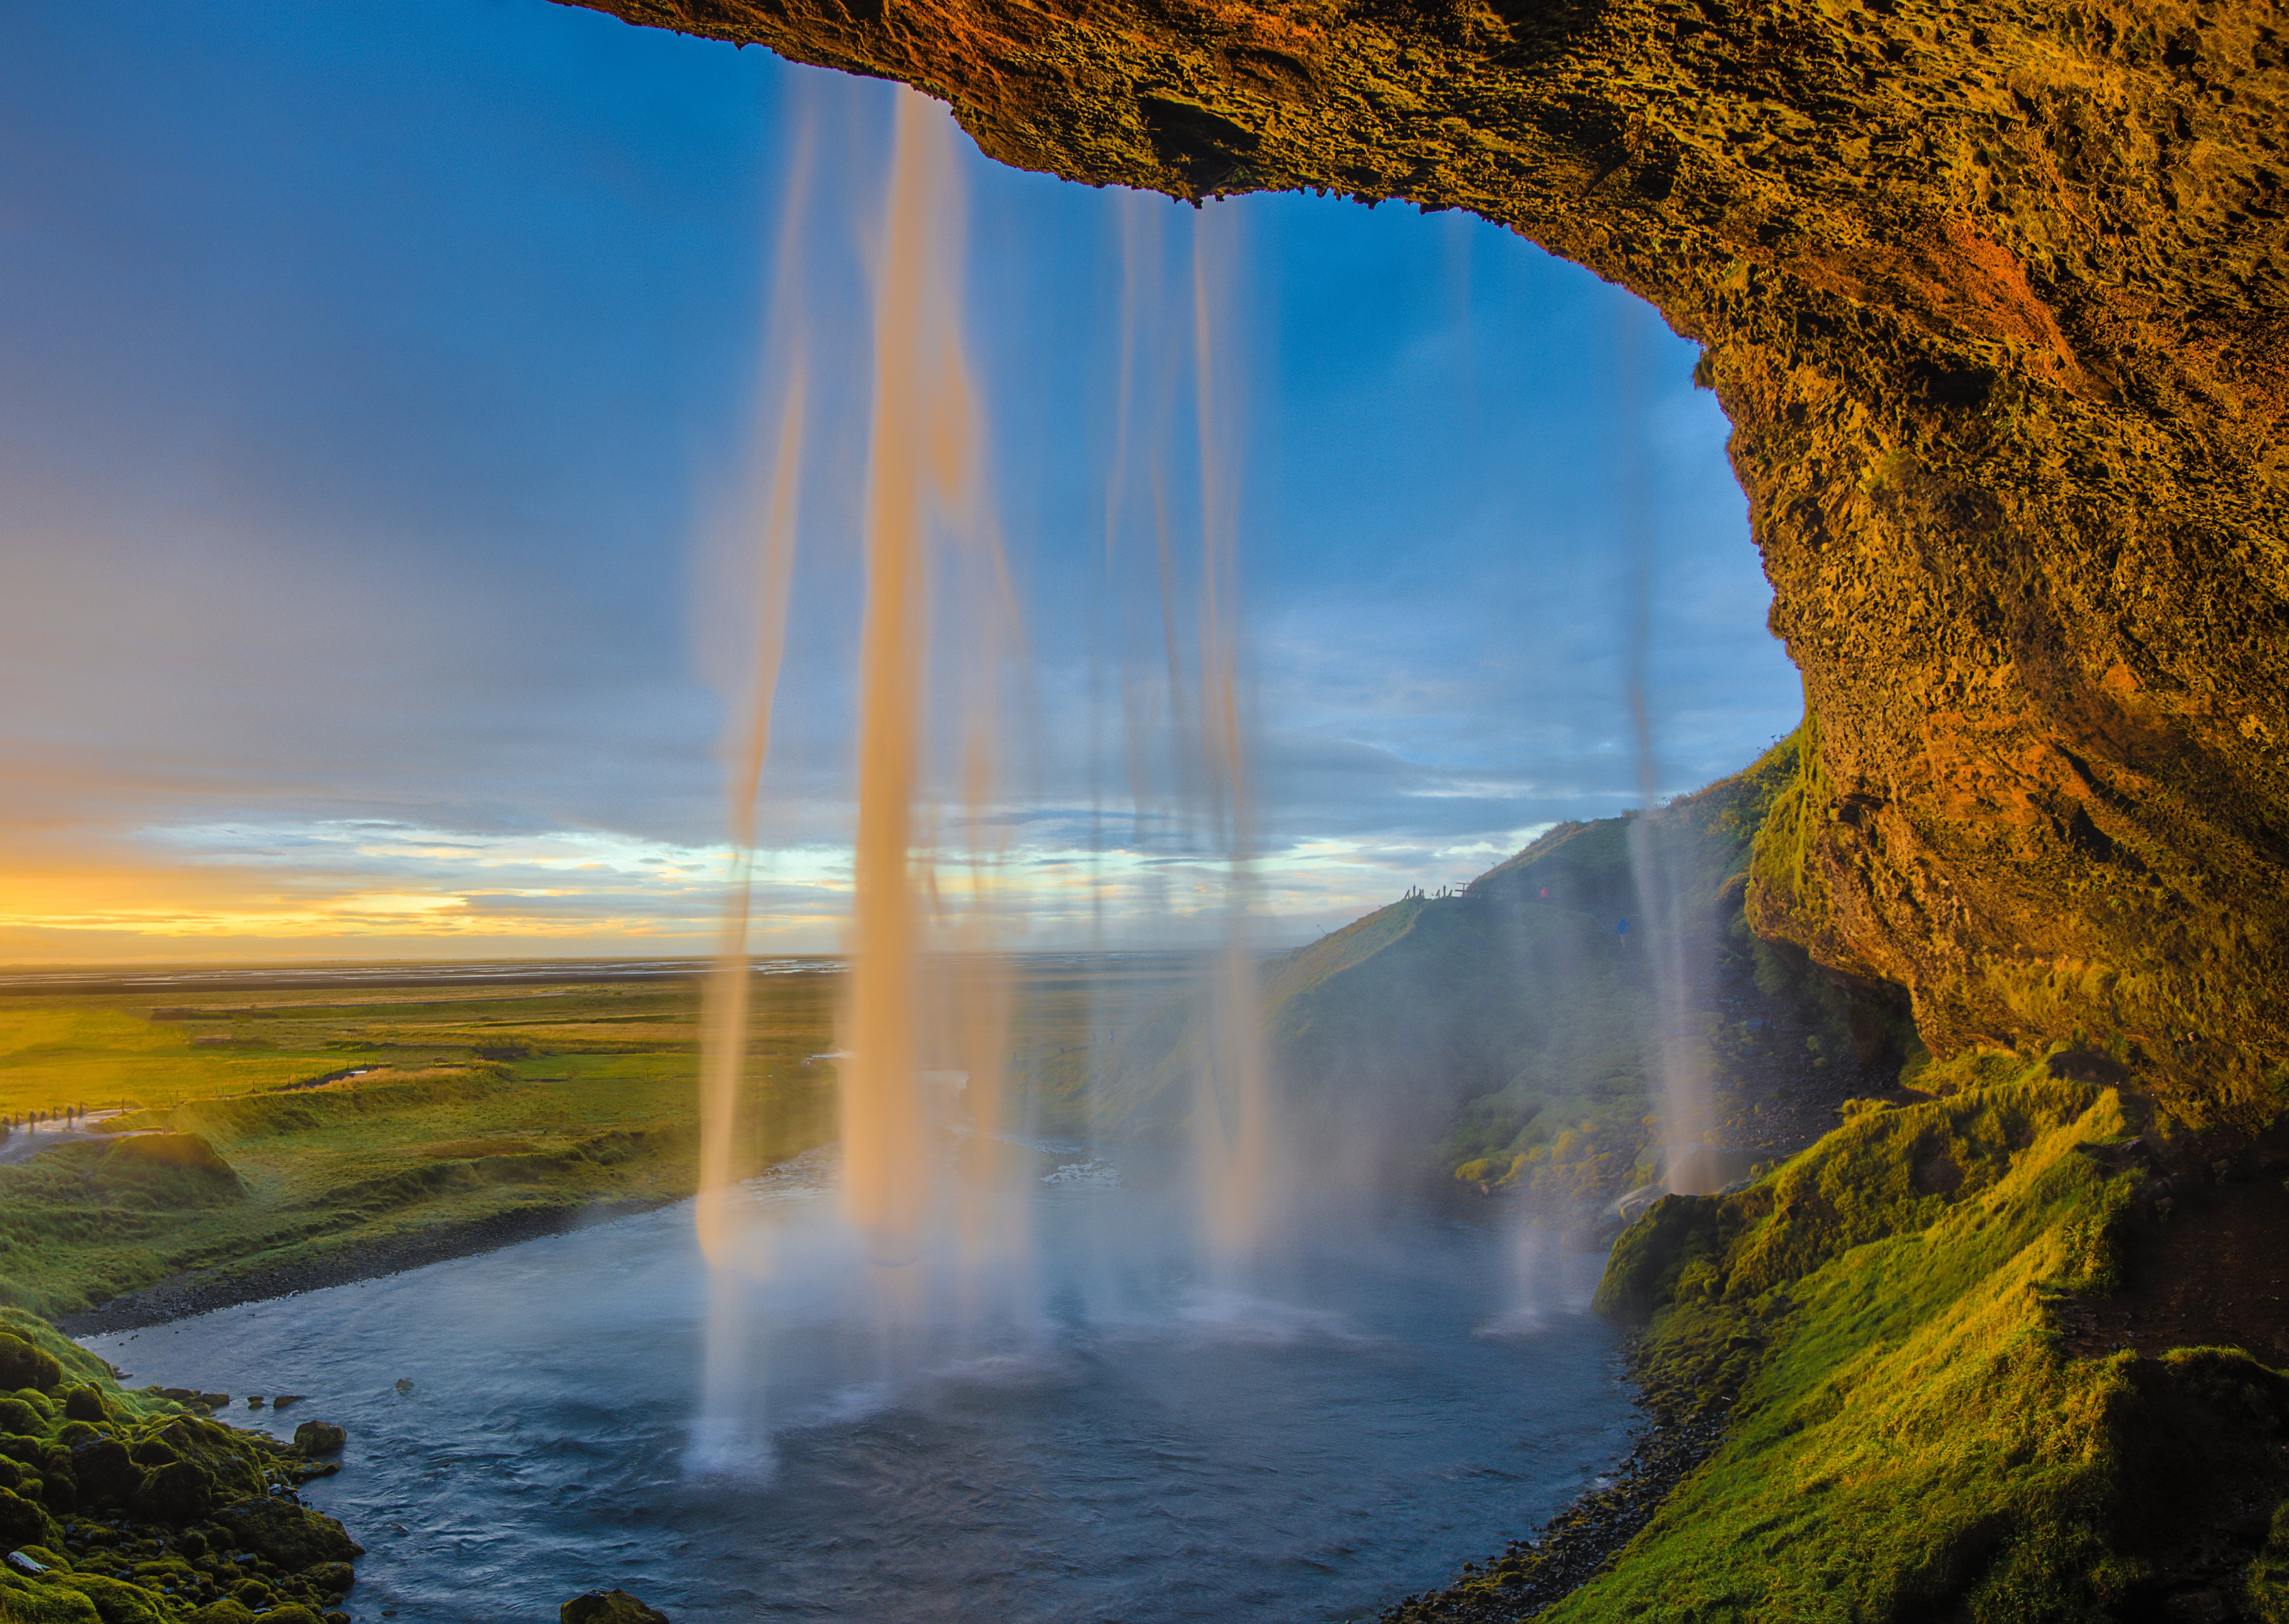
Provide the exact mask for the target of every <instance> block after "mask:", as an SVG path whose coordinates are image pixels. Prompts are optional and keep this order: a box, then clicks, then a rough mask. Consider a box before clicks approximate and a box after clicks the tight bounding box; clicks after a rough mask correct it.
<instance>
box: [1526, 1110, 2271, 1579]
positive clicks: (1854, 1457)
mask: <svg viewBox="0 0 2289 1624" xmlns="http://www.w3.org/2000/svg"><path fill="white" fill-rule="evenodd" d="M1963 1069H1964V1070H1965V1071H1972V1072H1976V1071H1979V1070H1981V1069H1982V1067H1981V1066H1980V1065H1979V1064H1973V1065H1967V1066H1966V1067H1965V1068H1963ZM2129 1128H2130V1124H2129V1122H2128V1121H2127V1120H2126V1107H2125V1103H2124V1101H2123V1098H2122V1096H2121V1095H2119V1094H2118V1092H2117V1091H2116V1090H2114V1089H2111V1088H2105V1087H2095V1086H2091V1085H2086V1084H2077V1083H2071V1082H2065V1081H2061V1080H2057V1079H2052V1078H2050V1077H2049V1076H2048V1074H2047V1071H2046V1068H2044V1067H2042V1066H2039V1065H2038V1066H2037V1067H2034V1068H2032V1069H2030V1070H2025V1071H2022V1072H2021V1074H2020V1075H2018V1076H2017V1077H2015V1078H2014V1079H2012V1080H2010V1081H2008V1082H2003V1083H1976V1084H1974V1085H1972V1086H1970V1087H1963V1088H1961V1089H1960V1091H1959V1092H1958V1093H1956V1094H1954V1095H1950V1096H1949V1097H1946V1098H1943V1099H1939V1100H1935V1101H1933V1102H1931V1103H1927V1104H1919V1105H1914V1106H1910V1107H1907V1108H1904V1109H1900V1110H1894V1111H1870V1112H1863V1113H1862V1114H1860V1115H1859V1116H1856V1117H1855V1118H1853V1119H1852V1120H1850V1121H1847V1122H1846V1125H1845V1126H1843V1127H1841V1128H1839V1129H1838V1131H1837V1132H1836V1133H1834V1134H1830V1136H1829V1137H1828V1138H1827V1139H1825V1140H1823V1141H1822V1142H1821V1143H1820V1144H1818V1145H1816V1146H1814V1148H1813V1149H1812V1150H1808V1151H1806V1153H1804V1154H1803V1155H1802V1156H1799V1157H1798V1158H1795V1159H1794V1160H1792V1161H1791V1162H1790V1163H1789V1164H1788V1165H1787V1166H1785V1167H1783V1168H1782V1169H1781V1170H1780V1171H1779V1172H1778V1173H1776V1174H1773V1175H1771V1176H1769V1177H1767V1178H1766V1179H1765V1180H1763V1181H1762V1182H1759V1184H1757V1185H1756V1186H1755V1187H1753V1188H1752V1189H1751V1190H1746V1191H1743V1192H1742V1193H1740V1194H1737V1195H1734V1196H1728V1197H1721V1198H1717V1197H1710V1198H1680V1197H1671V1198H1666V1199H1664V1200H1663V1201H1662V1202H1661V1203H1659V1204H1658V1205H1657V1206H1655V1207H1654V1208H1653V1210H1652V1211H1651V1212H1649V1213H1648V1214H1647V1215H1646V1216H1645V1217H1644V1218H1643V1219H1641V1220H1640V1221H1639V1222H1638V1223H1637V1224H1636V1225H1635V1226H1633V1227H1632V1228H1631V1230H1630V1231H1629V1232H1628V1233H1627V1234H1625V1235H1624V1236H1623V1239H1622V1241H1621V1242H1620V1244H1619V1245H1617V1246H1616V1247H1615V1253H1614V1256H1613V1259H1612V1262H1611V1264H1610V1266H1609V1269H1608V1272H1607V1278H1606V1280H1605V1282H1604V1284H1603V1285H1602V1286H1601V1287H1600V1290H1599V1306H1600V1307H1601V1308H1602V1309H1604V1310H1607V1311H1608V1312H1613V1313H1621V1314H1635V1313H1649V1314H1650V1316H1651V1318H1650V1324H1649V1325H1648V1327H1647V1333H1646V1340H1645V1342H1644V1345H1643V1349H1642V1356H1643V1362H1644V1367H1645V1372H1646V1378H1647V1385H1648V1388H1649V1389H1650V1390H1651V1391H1652V1393H1653V1395H1654V1396H1655V1398H1656V1400H1658V1401H1661V1402H1663V1403H1666V1404H1672V1405H1682V1406H1684V1407H1685V1408H1686V1409H1687V1411H1688V1413H1689V1411H1690V1409H1691V1407H1692V1406H1693V1405H1694V1402H1695V1398H1696V1396H1697V1397H1698V1399H1699V1401H1700V1403H1702V1404H1703V1405H1707V1404H1725V1403H1728V1402H1729V1403H1730V1404H1731V1405H1732V1410H1731V1413H1732V1417H1733V1422H1732V1427H1731V1429H1730V1432H1729V1434H1728V1436H1727V1439H1726V1441H1725V1443H1724V1444H1723V1445H1721V1447H1720V1448H1719V1450H1718V1452H1717V1453H1716V1454H1715V1455H1714V1457H1713V1458H1712V1459H1711V1461H1709V1462H1708V1464H1707V1465H1706V1466H1704V1467H1703V1469H1701V1470H1700V1471H1699V1472H1697V1473H1696V1474H1695V1476H1694V1477H1691V1478H1689V1479H1688V1480H1687V1482H1686V1484H1685V1485H1683V1486H1682V1487H1681V1488H1680V1489H1679V1491H1678V1493H1676V1494H1675V1495H1674V1496H1673V1497H1672V1498H1671V1500H1670V1501H1668V1502H1667V1503H1666V1504H1665V1505H1664V1506H1663V1509H1662V1510H1661V1511H1660V1513H1659V1514H1658V1515H1657V1516H1656V1517H1655V1519H1654V1520H1653V1522H1652V1523H1651V1524H1648V1525H1647V1527H1646V1529H1645V1530H1644V1532H1641V1533H1640V1534H1639V1536H1638V1537H1637V1539H1636V1540H1634V1541H1633V1542H1632V1543H1631V1545H1630V1547H1629V1548H1627V1550H1626V1551H1625V1553H1624V1554H1623V1557H1622V1559H1621V1560H1620V1561H1619V1562H1618V1564H1616V1566H1615V1568H1614V1570H1613V1571H1611V1572H1608V1573H1607V1575H1605V1576H1604V1577H1602V1578H1600V1579H1599V1580H1595V1581H1594V1582H1592V1583H1591V1584H1590V1585H1589V1586H1587V1587H1585V1588H1583V1589H1582V1590H1580V1591H1577V1592H1576V1593H1575V1595H1574V1596H1571V1597H1569V1598H1567V1600H1566V1601H1564V1602H1563V1603H1561V1604H1559V1605H1558V1606H1556V1607H1555V1608H1553V1609H1551V1611H1550V1612H1548V1613H1547V1614H1546V1615H1544V1616H1545V1617H1546V1618H1548V1619H1550V1620H1575V1619H1579V1620H1591V1619H1598V1620H1606V1619H1627V1618H1647V1619H1656V1618H1658V1619H1672V1618H1692V1619H1695V1620H1712V1621H1714V1620H1743V1621H1746V1620H1814V1619H1820V1620H1828V1619H1834V1620H1847V1619H1848V1620H1909V1619H1920V1618H1937V1617H1956V1618H1966V1619H1969V1620H1974V1621H1976V1624H1985V1621H1987V1620H2102V1619H2111V1618H2116V1617H2119V1616H2127V1615H2126V1612H2124V1610H2125V1609H2126V1608H2134V1607H2135V1606H2137V1605H2141V1604H2151V1602H2152V1600H2153V1597H2152V1596H2150V1595H2149V1594H2148V1592H2149V1590H2150V1589H2151V1588H2152V1586H2153V1583H2154V1580H2155V1578H2156V1574H2157V1560H2156V1558H2157V1553H2159V1552H2161V1551H2162V1550H2164V1549H2165V1548H2166V1547H2167V1545H2168V1543H2169V1541H2170V1540H2173V1538H2179V1537H2181V1536H2182V1535H2183V1533H2184V1532H2185V1531H2186V1530H2187V1529H2189V1528H2190V1527H2197V1526H2200V1525H2201V1524H2202V1519H2203V1518H2205V1517H2211V1516H2213V1515H2214V1514H2215V1511H2216V1506H2217V1502H2218V1499H2219V1497H2220V1496H2221V1495H2224V1494H2228V1493H2233V1492H2240V1493H2252V1492H2254V1493H2274V1494H2277V1493H2279V1485H2277V1484H2276V1483H2275V1481H2274V1480H2275V1479H2276V1478H2277V1477H2280V1476H2281V1473H2282V1468H2281V1463H2280V1461H2279V1460H2278V1458H2277V1457H2278V1453H2279V1450H2280V1442H2279V1440H2280V1439H2281V1437H2283V1436H2284V1429H2285V1425H2289V1380H2285V1379H2284V1378H2283V1377H2282V1376H2281V1375H2280V1374H2278V1373H2275V1372H2273V1371H2271V1370H2269V1369H2268V1368H2266V1367H2265V1366H2263V1365H2260V1364H2258V1363H2257V1362H2256V1361H2254V1360H2253V1359H2251V1358H2250V1357H2248V1356H2247V1355H2245V1354H2243V1353H2240V1352H2238V1351H2235V1350H2229V1349H2178V1350H2174V1351H2172V1352H2170V1353H2168V1354H2166V1355H2165V1356H2164V1357H2160V1358H2145V1359H2141V1358H2139V1357H2136V1356H2135V1355H2133V1354H2131V1353H2128V1352H2123V1353H2119V1354H2117V1355H2114V1356H2112V1357H2104V1358H2096V1359H2077V1358H2074V1357H2070V1356H2069V1355H2068V1354H2067V1353H2066V1352H2065V1351H2064V1350H2063V1349H2062V1347H2061V1345H2060V1341H2059V1339H2058V1336H2057V1334H2056V1333H2055V1331H2054V1327H2053V1325H2052V1322H2051V1320H2050V1318H2049V1316H2048V1314H2047V1311H2046V1309H2047V1305H2048V1304H2049V1303H2050V1302H2052V1301H2054V1299H2055V1298H2056V1297H2057V1296H2058V1295H2059V1294H2062V1293H2068V1292H2078V1293H2081V1292H2093V1291H2102V1290H2105V1289H2107V1288H2108V1287H2109V1286H2111V1285H2112V1284H2113V1283H2114V1281H2115V1279H2116V1270H2117V1268H2118V1258H2119V1256H2120V1253H2121V1240H2122V1235H2123V1231H2124V1230H2125V1227H2126V1224H2127V1223H2128V1222H2129V1221H2130V1216H2131V1214H2132V1213H2133V1210H2134V1208H2135V1207H2136V1206H2137V1204H2138V1201H2139V1196H2140V1188H2141V1182H2142V1180H2143V1179H2144V1177H2145V1175H2144V1174H2142V1173H2141V1172H2139V1171H2136V1170H2132V1171H2128V1172H2115V1171H2112V1170H2111V1169H2110V1165H2109V1164H2108V1162H2107V1160H2106V1159H2105V1158H2102V1157H2096V1156H2092V1155H2087V1154H2079V1153H2078V1147H2083V1146H2090V1145H2101V1146H2104V1145H2111V1144H2114V1143H2116V1142H2119V1141H2121V1140H2122V1139H2123V1138H2124V1137H2125V1135H2126V1134H2127V1133H2128V1132H2129ZM2253 1485H2254V1486H2253ZM2267 1561H2277V1559H2276V1558H2272V1557H2269V1558H2267ZM2260 1568H2261V1573H2270V1572H2273V1571H2274V1569H2272V1568H2269V1567H2267V1566H2266V1564H2265V1563H2264V1562H2261V1564H2260ZM2253 1582H2257V1581H2254V1580H2253ZM2275 1582H2277V1581H2275V1580H2271V1579H2263V1580H2262V1583H2265V1584H2270V1583H2275ZM2260 1588H2261V1587H2260Z"/></svg>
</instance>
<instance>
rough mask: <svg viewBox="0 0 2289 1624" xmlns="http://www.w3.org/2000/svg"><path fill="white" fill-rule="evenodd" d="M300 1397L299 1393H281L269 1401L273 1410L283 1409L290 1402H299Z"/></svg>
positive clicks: (300, 1400)
mask: <svg viewBox="0 0 2289 1624" xmlns="http://www.w3.org/2000/svg"><path fill="white" fill-rule="evenodd" d="M302 1397H303V1395H301V1394H300V1393H281V1394H279V1395H278V1397H275V1398H274V1399H272V1400H271V1401H270V1407H271V1408H272V1409H274V1410H283V1409H284V1408H285V1407H286V1406H287V1405H290V1404H299V1403H301V1402H302Z"/></svg>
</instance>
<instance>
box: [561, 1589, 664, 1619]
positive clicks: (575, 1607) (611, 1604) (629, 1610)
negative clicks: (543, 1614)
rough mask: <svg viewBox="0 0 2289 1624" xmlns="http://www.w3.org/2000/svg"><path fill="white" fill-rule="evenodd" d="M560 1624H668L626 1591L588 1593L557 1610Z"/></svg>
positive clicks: (593, 1591) (662, 1615) (592, 1591)
mask: <svg viewBox="0 0 2289 1624" xmlns="http://www.w3.org/2000/svg"><path fill="white" fill-rule="evenodd" d="M556 1616H557V1618H558V1619H559V1620H561V1624H668V1619H667V1615H666V1613H664V1612H653V1611H652V1610H651V1609H650V1608H649V1607H647V1606H645V1605H644V1604H642V1602H640V1601H638V1600H636V1598H635V1597H634V1596H630V1595H629V1594H628V1593H627V1592H626V1590H589V1591H586V1592H584V1593H582V1594H581V1595H578V1596H574V1597H573V1598H572V1599H571V1600H570V1601H569V1602H567V1603H565V1604H564V1605H563V1606H562V1607H560V1608H558V1609H557V1614H556Z"/></svg>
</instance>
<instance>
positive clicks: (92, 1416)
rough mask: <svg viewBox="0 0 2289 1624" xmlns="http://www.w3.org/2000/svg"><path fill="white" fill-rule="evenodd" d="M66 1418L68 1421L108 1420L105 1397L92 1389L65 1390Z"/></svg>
mask: <svg viewBox="0 0 2289 1624" xmlns="http://www.w3.org/2000/svg"><path fill="white" fill-rule="evenodd" d="M64 1418H65V1419H66V1420H67V1421H103V1420H105V1419H107V1418H106V1416H105V1413H104V1408H103V1395H102V1394H101V1393H99V1392H97V1391H96V1390H95V1389H93V1388H92V1387H75V1388H67V1389H65V1390H64Z"/></svg>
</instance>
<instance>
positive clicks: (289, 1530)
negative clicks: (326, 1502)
mask: <svg viewBox="0 0 2289 1624" xmlns="http://www.w3.org/2000/svg"><path fill="white" fill-rule="evenodd" d="M214 1520H215V1521H216V1522H217V1523H218V1524H220V1525H221V1526H222V1528H223V1530H224V1532H226V1533H227V1535H228V1536H229V1538H230V1540H231V1541H232V1543H234V1544H235V1545H237V1546H238V1547H240V1548H242V1549H245V1550H249V1551H252V1552H253V1553H254V1554H255V1555H257V1556H261V1557H264V1558H265V1559H267V1560H268V1561H271V1562H275V1563H276V1564H278V1565H279V1566H280V1567H283V1568H306V1567H310V1566H312V1565H314V1564H317V1563H321V1562H347V1561H349V1560H350V1559H351V1558H353V1557H355V1556H363V1555H365V1549H364V1548H363V1546H360V1545H358V1544H356V1543H355V1541H353V1540H351V1539H350V1536H349V1534H348V1533H347V1532H346V1531H345V1530H344V1529H343V1527H342V1525H341V1524H339V1523H338V1522H336V1521H335V1520H334V1519H333V1518H332V1517H323V1516H321V1515H320V1514H319V1513H317V1512H315V1511H313V1510H311V1509H309V1508H308V1507H307V1506H298V1505H295V1504H292V1503H291V1502H290V1501H283V1500H270V1499H267V1498H265V1499H259V1500H258V1499H249V1500H242V1501H238V1502H237V1503H236V1504H235V1505H228V1506H225V1507H224V1508H223V1509H221V1510H219V1511H218V1512H216V1513H215V1514H214Z"/></svg>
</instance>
